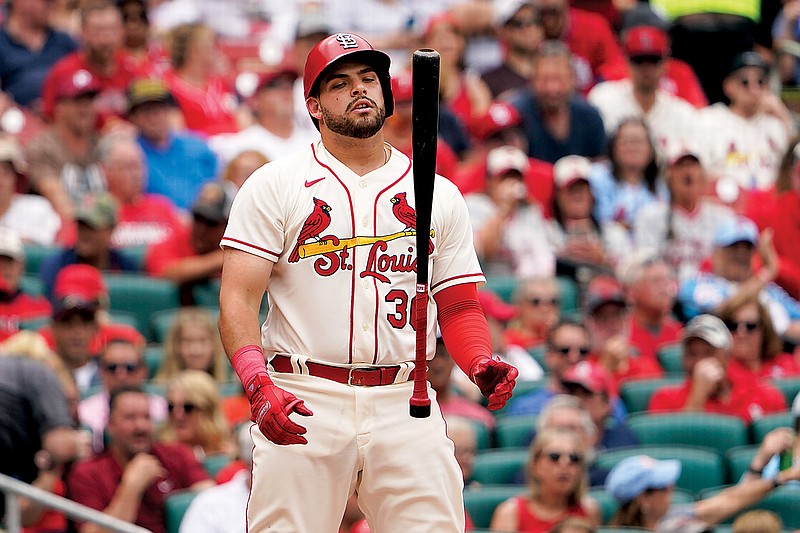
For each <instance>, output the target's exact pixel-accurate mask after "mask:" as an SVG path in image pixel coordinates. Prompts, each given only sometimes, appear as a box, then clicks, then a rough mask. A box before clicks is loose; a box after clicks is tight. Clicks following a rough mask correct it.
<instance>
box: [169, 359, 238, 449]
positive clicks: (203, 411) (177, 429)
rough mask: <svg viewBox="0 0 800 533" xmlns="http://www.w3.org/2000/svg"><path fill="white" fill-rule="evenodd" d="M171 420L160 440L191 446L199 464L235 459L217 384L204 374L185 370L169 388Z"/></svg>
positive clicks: (198, 371)
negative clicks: (222, 457) (218, 458)
mask: <svg viewBox="0 0 800 533" xmlns="http://www.w3.org/2000/svg"><path fill="white" fill-rule="evenodd" d="M166 397H167V409H168V410H169V416H168V417H167V420H166V423H165V424H164V425H163V426H162V427H161V429H160V431H159V440H160V441H161V442H165V443H181V444H185V445H186V446H189V447H190V448H191V449H192V451H193V452H194V456H195V457H196V458H197V460H198V461H203V460H204V459H206V458H207V457H211V456H215V455H225V456H230V457H231V460H232V459H233V457H234V456H235V447H234V445H233V438H232V435H231V430H230V427H228V423H227V422H226V421H225V417H224V416H223V415H222V410H221V408H220V395H219V390H218V389H217V382H216V381H214V378H212V377H211V376H210V375H208V374H207V373H206V372H204V371H202V370H182V371H181V372H180V373H179V374H178V375H177V376H175V377H174V378H172V380H171V381H170V382H169V384H168V385H167V393H166Z"/></svg>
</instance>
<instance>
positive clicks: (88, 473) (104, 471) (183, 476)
mask: <svg viewBox="0 0 800 533" xmlns="http://www.w3.org/2000/svg"><path fill="white" fill-rule="evenodd" d="M151 453H152V454H153V455H154V456H155V457H156V458H157V459H158V460H159V462H160V463H161V465H162V466H163V467H164V469H165V470H166V471H167V475H166V476H165V477H162V478H160V479H159V480H157V481H156V482H155V483H153V484H151V485H150V486H149V487H148V488H147V490H146V491H145V493H144V496H143V497H142V503H141V505H140V506H139V513H138V514H137V516H136V524H137V525H140V526H142V527H145V528H147V529H149V530H150V531H152V532H153V533H165V532H166V530H167V529H166V525H165V515H164V501H165V500H166V499H167V497H168V496H169V495H170V494H172V493H173V492H175V491H178V490H182V489H188V488H189V487H191V486H192V485H194V484H195V483H197V482H199V481H204V480H206V479H208V474H207V473H206V471H205V469H203V466H202V465H201V464H200V463H199V462H198V461H197V459H195V457H194V454H193V453H192V450H191V449H189V448H188V447H187V446H184V445H182V444H161V443H154V444H153V447H152V449H151ZM122 471H123V470H122V466H121V465H120V464H119V463H118V462H117V460H116V459H114V457H112V455H111V453H110V452H109V451H106V452H103V453H101V454H99V455H96V456H95V457H92V458H91V459H87V460H85V461H83V462H80V463H78V464H77V465H76V466H75V467H74V468H73V469H72V472H71V473H70V475H69V478H68V479H67V492H68V495H69V497H70V499H72V500H74V501H76V502H78V503H82V504H83V505H86V506H88V507H91V508H92V509H97V510H98V511H102V510H103V509H105V508H106V507H108V505H109V504H110V503H111V500H112V498H113V497H114V493H115V492H116V490H117V488H118V487H119V484H120V481H121V479H122Z"/></svg>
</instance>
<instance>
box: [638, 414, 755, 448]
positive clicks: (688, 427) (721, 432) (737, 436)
mask: <svg viewBox="0 0 800 533" xmlns="http://www.w3.org/2000/svg"><path fill="white" fill-rule="evenodd" d="M626 422H627V424H628V427H629V428H630V429H631V430H632V431H633V432H634V433H636V436H637V437H639V443H640V444H661V445H663V444H681V445H689V446H702V447H709V448H712V449H714V450H716V452H717V453H719V454H724V453H725V452H726V451H727V450H728V449H730V448H734V447H736V446H744V445H746V444H748V443H749V440H748V434H747V427H746V426H745V424H744V422H743V421H742V419H741V418H738V417H735V416H727V415H718V414H711V413H654V414H651V413H636V414H633V415H629V416H628V419H627V420H626Z"/></svg>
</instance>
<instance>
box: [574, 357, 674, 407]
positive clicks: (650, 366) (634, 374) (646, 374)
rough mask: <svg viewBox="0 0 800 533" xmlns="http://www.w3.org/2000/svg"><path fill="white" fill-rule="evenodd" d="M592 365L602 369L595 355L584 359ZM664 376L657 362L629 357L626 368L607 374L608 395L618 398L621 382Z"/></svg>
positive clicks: (650, 359)
mask: <svg viewBox="0 0 800 533" xmlns="http://www.w3.org/2000/svg"><path fill="white" fill-rule="evenodd" d="M586 360H587V361H589V362H590V363H592V364H595V365H598V366H600V367H602V366H603V365H601V364H600V358H599V357H598V355H597V354H596V353H591V354H589V357H587V358H586ZM663 376H664V369H663V368H661V365H659V364H658V360H656V359H652V358H646V357H644V358H643V357H638V356H631V357H630V359H629V360H628V368H627V369H626V370H624V371H622V370H617V372H615V373H613V374H612V373H610V372H609V377H610V378H611V383H610V384H609V385H610V390H609V391H608V394H609V396H610V397H612V398H614V397H616V396H619V389H620V386H621V385H622V382H623V381H626V380H629V379H645V378H660V377H663Z"/></svg>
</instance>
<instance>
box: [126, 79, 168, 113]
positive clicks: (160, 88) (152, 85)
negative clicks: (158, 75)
mask: <svg viewBox="0 0 800 533" xmlns="http://www.w3.org/2000/svg"><path fill="white" fill-rule="evenodd" d="M127 96H128V114H130V113H132V112H133V111H134V109H136V108H137V107H139V106H141V105H142V104H164V105H175V99H174V98H173V97H172V93H170V92H169V89H167V86H166V85H165V84H164V82H163V81H161V80H157V79H154V78H139V79H135V80H133V81H132V82H130V83H129V84H128V90H127Z"/></svg>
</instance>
